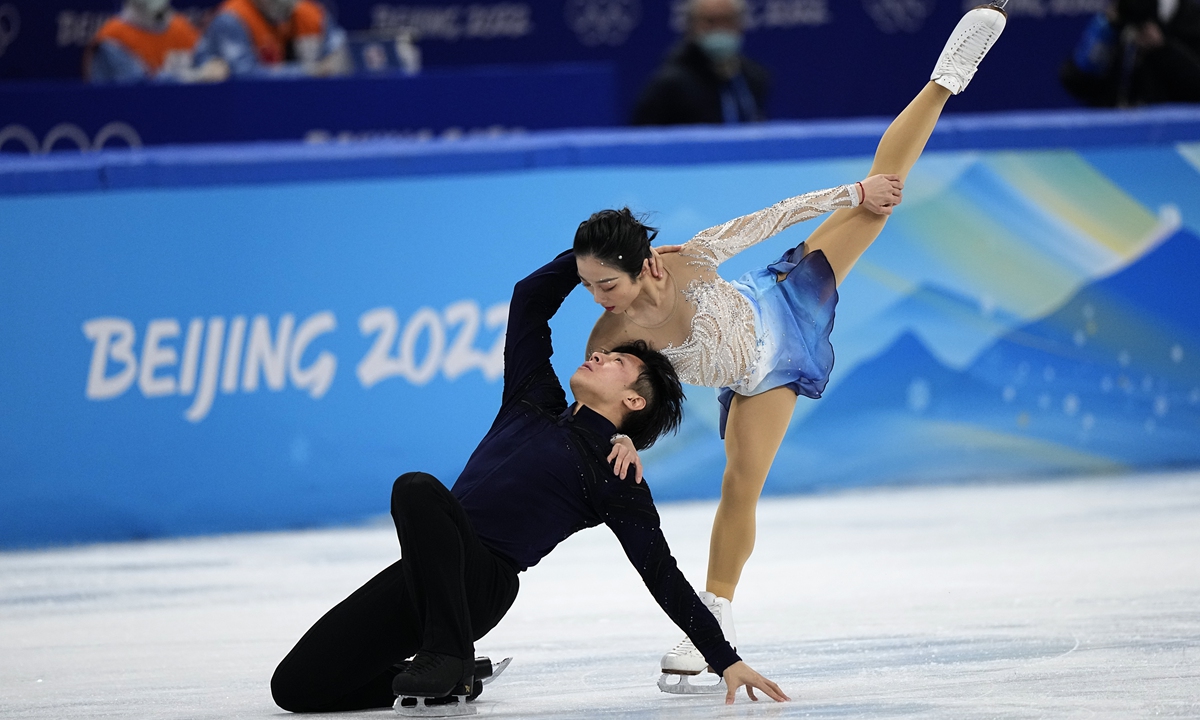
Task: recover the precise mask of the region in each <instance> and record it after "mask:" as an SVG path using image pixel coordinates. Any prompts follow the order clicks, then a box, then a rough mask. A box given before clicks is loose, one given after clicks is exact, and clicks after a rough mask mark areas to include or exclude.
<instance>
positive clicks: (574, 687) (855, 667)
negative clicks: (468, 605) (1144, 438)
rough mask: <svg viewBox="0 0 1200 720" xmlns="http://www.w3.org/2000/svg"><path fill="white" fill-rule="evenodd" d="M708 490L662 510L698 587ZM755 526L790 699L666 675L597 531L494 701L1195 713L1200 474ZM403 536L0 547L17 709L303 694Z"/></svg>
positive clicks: (873, 506) (8, 663)
mask: <svg viewBox="0 0 1200 720" xmlns="http://www.w3.org/2000/svg"><path fill="white" fill-rule="evenodd" d="M386 504H387V498H386V497H381V498H380V507H381V508H385V507H386ZM713 509H714V504H713V503H696V504H686V505H672V506H665V507H663V508H662V516H663V524H664V526H665V529H666V532H667V537H668V539H669V540H670V542H671V546H672V548H673V549H674V551H675V553H676V556H677V557H678V558H679V560H680V564H681V566H682V567H683V569H684V572H685V573H686V574H687V575H688V577H689V579H691V580H692V581H693V582H694V583H700V582H703V578H704V562H705V558H706V555H707V543H708V529H709V524H710V522H711V520H712V514H713ZM759 521H760V525H759V536H758V549H757V551H756V553H755V555H754V557H753V558H752V559H751V561H750V564H749V566H748V567H747V570H746V574H745V576H744V578H743V582H742V585H741V587H740V588H739V591H738V596H737V598H736V602H735V603H734V609H735V614H736V619H737V629H738V636H739V645H740V652H741V654H742V655H743V657H744V658H745V659H746V661H747V662H748V663H749V664H750V665H752V666H753V667H755V668H756V669H758V670H760V671H761V672H763V673H764V674H766V675H768V676H769V677H772V678H773V679H775V680H776V681H778V682H779V683H780V685H782V686H783V687H784V689H785V691H787V692H788V693H789V694H790V695H791V697H792V698H793V701H792V702H790V703H786V704H775V703H773V702H771V701H769V700H764V701H760V702H758V703H750V702H749V701H748V700H747V699H746V698H745V696H744V695H742V696H740V697H739V699H738V702H737V704H736V705H734V706H732V707H726V706H723V705H722V704H721V699H720V698H719V697H712V696H707V697H705V696H700V697H678V696H670V695H666V694H663V693H660V692H659V691H658V689H657V688H656V687H655V681H656V679H657V677H658V672H657V667H658V665H657V663H658V658H659V656H660V655H661V654H662V653H663V652H664V651H665V650H667V649H668V648H670V647H671V646H672V645H674V644H675V643H676V642H677V641H678V640H679V638H680V633H679V631H678V630H676V629H675V628H674V627H673V626H672V625H671V623H670V622H669V621H668V620H667V619H666V616H665V615H663V614H662V612H661V611H660V610H659V609H658V607H657V606H656V605H655V604H654V603H653V601H652V600H651V599H650V597H649V595H648V594H647V593H646V591H645V590H644V588H643V587H642V585H641V584H640V580H639V578H638V576H637V575H636V573H635V572H634V571H633V569H632V568H631V567H630V566H629V565H628V563H627V562H626V560H625V558H624V556H623V555H622V553H621V550H620V548H619V546H618V545H617V544H616V542H615V540H614V539H613V538H612V536H611V534H610V533H609V532H608V531H607V530H605V529H604V528H597V529H594V530H590V531H585V532H583V533H580V534H579V535H577V536H575V537H574V538H572V539H571V540H569V541H568V542H567V543H565V544H564V545H563V546H562V547H561V548H560V549H559V550H558V551H557V552H555V553H554V554H552V555H551V556H550V557H549V558H547V559H546V560H545V561H544V562H543V563H542V564H541V565H539V566H537V567H535V568H533V569H532V570H531V571H529V572H527V573H525V574H523V575H522V588H521V593H520V596H519V597H518V599H517V602H516V605H515V606H514V607H513V609H512V611H511V613H510V614H509V616H508V617H507V618H506V619H505V620H504V621H503V622H502V623H501V624H500V626H499V627H498V628H497V629H496V630H495V631H493V632H492V633H491V634H490V635H489V636H487V637H486V638H484V639H483V640H482V641H481V642H480V643H479V644H478V647H477V650H478V652H479V653H480V654H486V655H490V656H491V657H492V658H493V659H499V658H500V657H503V656H506V655H513V656H515V658H516V659H515V660H514V662H513V664H512V666H511V667H510V668H509V669H508V671H507V672H506V673H505V675H504V676H503V677H502V678H500V679H499V680H497V682H496V683H494V684H493V685H490V686H489V687H488V688H487V691H486V692H485V693H484V695H483V696H482V697H481V698H480V700H479V702H478V710H479V713H480V715H489V716H494V717H509V718H530V717H533V718H541V717H544V718H600V717H603V718H616V717H637V718H643V717H645V718H680V717H684V718H691V717H698V718H707V717H764V718H766V717H770V718H776V717H810V718H901V717H903V718H956V719H962V718H1114V719H1115V718H1120V719H1126V718H1140V717H1152V716H1153V717H1179V718H1183V717H1189V718H1196V717H1200V473H1191V474H1174V475H1158V476H1145V477H1127V478H1111V477H1107V478H1091V479H1078V480H1070V481H1059V482H1048V483H1039V484H1021V483H1014V484H995V485H982V486H966V487H962V486H955V487H933V488H929V487H923V488H909V489H887V490H872V491H864V492H854V493H843V494H833V495H822V496H805V497H792V498H769V499H765V500H764V501H763V503H762V505H761V507H760V510H759ZM397 552H398V550H397V542H396V539H395V536H394V534H393V532H392V530H391V528H390V526H388V525H386V524H383V523H382V522H381V523H379V524H376V525H373V526H370V527H362V528H353V529H339V530H321V531H306V532H288V533H275V534H256V535H238V536H226V537H215V538H200V539H187V540H174V541H156V542H142V543H130V544H122V545H103V546H89V547H79V548H71V549H59V550H49V551H37V552H12V553H3V554H0V717H4V718H46V719H53V720H61V719H62V718H107V717H128V718H266V717H279V716H283V715H286V713H283V712H282V711H280V710H279V709H278V708H277V707H275V705H274V704H273V703H272V701H271V696H270V692H269V689H268V682H269V679H270V676H271V673H272V671H273V670H274V667H275V664H276V663H277V662H278V661H279V660H280V659H281V658H282V657H283V655H284V654H285V653H286V652H287V651H288V650H289V649H290V647H291V645H292V643H293V642H294V641H295V640H296V639H297V638H299V636H300V635H301V634H302V633H303V632H304V631H305V630H306V629H307V628H308V626H309V625H310V624H311V623H312V622H313V621H314V620H316V619H317V617H319V616H320V615H321V614H322V613H323V612H324V611H325V610H326V609H328V608H329V607H331V606H332V605H333V604H334V603H336V602H337V601H339V600H340V599H341V598H342V597H344V596H345V595H346V594H348V593H349V592H350V591H352V590H353V589H355V588H356V587H357V586H358V585H359V584H361V583H362V582H363V581H365V580H366V579H367V578H369V577H370V576H371V575H373V574H374V573H375V572H376V571H377V570H379V569H380V568H382V567H384V566H385V565H386V564H388V563H390V562H392V561H393V559H394V557H395V555H396V554H397ZM360 715H363V716H371V717H389V716H391V710H384V711H377V712H371V713H358V714H346V715H343V717H349V716H353V717H358V716H360Z"/></svg>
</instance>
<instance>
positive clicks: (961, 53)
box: [945, 23, 996, 77]
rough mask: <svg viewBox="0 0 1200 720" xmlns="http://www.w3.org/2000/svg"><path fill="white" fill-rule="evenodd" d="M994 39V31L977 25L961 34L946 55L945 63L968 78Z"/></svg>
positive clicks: (986, 26)
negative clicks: (955, 44)
mask: <svg viewBox="0 0 1200 720" xmlns="http://www.w3.org/2000/svg"><path fill="white" fill-rule="evenodd" d="M995 39H996V31H995V30H994V29H993V28H991V27H990V26H988V25H984V24H983V23H979V24H977V25H975V26H973V27H972V28H971V29H970V30H969V31H967V32H966V33H963V36H962V38H961V39H960V40H959V42H958V45H957V46H955V47H954V48H953V49H952V50H951V51H950V52H948V53H946V56H945V57H946V60H947V63H948V64H949V65H951V66H953V69H954V70H958V71H960V72H964V73H966V74H967V76H968V77H970V75H972V74H974V72H975V68H977V67H978V66H979V62H980V61H981V60H983V56H984V55H986V54H987V51H988V49H989V48H990V47H991V46H992V42H993V41H994V40H995Z"/></svg>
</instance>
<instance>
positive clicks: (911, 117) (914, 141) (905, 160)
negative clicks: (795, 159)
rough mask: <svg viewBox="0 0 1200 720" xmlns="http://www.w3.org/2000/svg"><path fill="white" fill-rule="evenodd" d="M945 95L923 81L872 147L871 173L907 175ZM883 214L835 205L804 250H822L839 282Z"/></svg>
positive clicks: (877, 229)
mask: <svg viewBox="0 0 1200 720" xmlns="http://www.w3.org/2000/svg"><path fill="white" fill-rule="evenodd" d="M949 97H950V91H949V90H947V89H946V88H944V87H942V86H941V85H938V84H937V83H934V82H930V83H928V84H927V85H926V86H925V87H924V89H922V90H921V92H920V93H918V94H917V96H916V97H915V98H913V101H912V102H910V103H909V104H908V107H906V108H904V111H903V112H901V113H900V114H899V115H898V116H896V119H895V120H893V121H892V124H891V125H889V126H888V129H887V132H885V133H884V134H883V138H882V139H880V141H879V147H878V148H877V149H876V150H875V161H874V162H873V163H871V172H870V174H871V175H877V174H879V173H889V174H895V175H899V176H900V179H901V180H904V179H905V178H906V177H908V171H909V170H912V166H913V165H914V164H915V163H916V162H917V158H919V157H921V152H922V151H923V150H924V149H925V143H926V142H928V140H929V136H930V135H931V134H933V128H934V126H936V125H937V121H938V118H939V117H941V114H942V108H943V107H945V105H946V100H947V99H948V98H949ZM887 219H888V216H887V215H877V214H876V213H873V212H871V211H870V210H868V209H866V208H865V207H861V206H860V207H856V208H854V209H853V210H849V209H842V210H837V211H835V212H834V213H833V214H832V215H830V216H829V217H828V218H826V219H825V221H824V222H823V223H821V225H820V226H819V227H818V228H817V229H816V230H814V231H813V234H812V235H810V236H809V238H808V240H807V243H806V247H807V248H808V251H809V252H812V251H814V250H822V251H824V253H825V257H826V259H828V260H829V266H830V267H832V268H833V275H834V277H835V278H837V281H838V284H841V282H842V281H843V280H845V279H846V274H847V273H849V272H850V269H851V268H852V267H854V263H856V262H857V261H858V258H859V256H861V255H862V254H863V253H864V252H866V249H867V248H868V247H870V246H871V243H872V242H874V241H875V238H877V237H879V233H880V232H881V231H882V230H883V226H884V224H885V223H886V222H887Z"/></svg>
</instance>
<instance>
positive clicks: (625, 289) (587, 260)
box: [575, 255, 641, 315]
mask: <svg viewBox="0 0 1200 720" xmlns="http://www.w3.org/2000/svg"><path fill="white" fill-rule="evenodd" d="M575 267H576V268H577V269H578V271H579V280H580V281H581V282H582V283H583V286H584V287H585V288H587V291H588V292H590V293H591V294H592V298H593V299H594V300H595V301H596V304H597V305H600V306H601V307H603V308H604V309H605V311H607V312H610V313H614V314H618V315H619V314H621V313H623V312H625V311H626V310H628V309H629V306H630V305H632V304H633V301H634V300H635V299H637V296H638V293H640V292H641V287H640V286H639V285H638V283H636V282H634V280H633V279H632V278H630V277H629V274H628V273H626V272H625V271H624V270H622V269H620V268H618V267H616V266H615V265H606V264H604V263H603V262H601V261H600V260H599V259H597V258H595V257H592V256H590V255H588V256H583V257H580V256H578V255H577V256H575Z"/></svg>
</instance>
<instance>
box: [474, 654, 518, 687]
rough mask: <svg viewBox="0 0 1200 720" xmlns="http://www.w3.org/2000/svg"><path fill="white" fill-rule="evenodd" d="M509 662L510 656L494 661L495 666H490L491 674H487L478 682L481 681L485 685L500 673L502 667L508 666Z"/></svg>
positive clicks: (510, 660)
mask: <svg viewBox="0 0 1200 720" xmlns="http://www.w3.org/2000/svg"><path fill="white" fill-rule="evenodd" d="M511 662H512V658H510V657H506V658H504V659H503V660H501V661H500V662H498V663H496V665H495V667H493V668H492V674H491V675H488V676H487V677H485V678H484V679H482V680H480V681H479V682H481V683H483V684H484V685H487V684H488V683H490V682H491V681H493V680H495V679H496V678H497V677H498V676H499V675H500V673H502V672H504V668H506V667H508V664H509V663H511Z"/></svg>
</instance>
